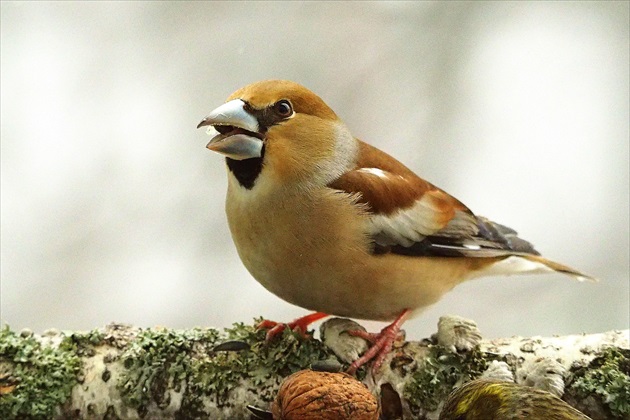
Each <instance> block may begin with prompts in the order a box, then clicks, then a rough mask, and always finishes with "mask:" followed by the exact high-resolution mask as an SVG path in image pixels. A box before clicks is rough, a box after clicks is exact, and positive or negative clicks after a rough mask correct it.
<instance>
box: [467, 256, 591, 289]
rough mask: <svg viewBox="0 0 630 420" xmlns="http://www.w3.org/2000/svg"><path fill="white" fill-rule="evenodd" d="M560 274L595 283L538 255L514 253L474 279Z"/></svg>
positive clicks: (585, 276)
mask: <svg viewBox="0 0 630 420" xmlns="http://www.w3.org/2000/svg"><path fill="white" fill-rule="evenodd" d="M553 272H555V273H562V274H566V275H567V276H571V277H573V278H574V279H575V280H578V281H591V282H596V281H597V279H596V278H594V277H591V276H589V275H587V274H584V273H582V272H580V271H578V270H575V269H573V268H571V267H568V266H566V265H563V264H560V263H557V262H555V261H551V260H548V259H546V258H544V257H541V256H539V255H532V254H525V253H518V254H517V253H514V254H512V255H508V256H506V257H505V258H500V259H498V261H497V262H496V263H494V264H492V265H490V266H489V267H486V268H484V269H483V270H480V271H479V272H477V273H476V274H477V275H476V276H475V277H481V276H493V275H497V276H505V275H510V274H542V273H553Z"/></svg>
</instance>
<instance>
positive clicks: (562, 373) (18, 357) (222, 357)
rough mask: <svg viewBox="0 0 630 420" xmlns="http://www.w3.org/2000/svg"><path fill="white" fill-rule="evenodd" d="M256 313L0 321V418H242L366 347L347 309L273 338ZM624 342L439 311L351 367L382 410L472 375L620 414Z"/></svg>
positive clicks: (429, 406) (626, 399) (432, 404)
mask: <svg viewBox="0 0 630 420" xmlns="http://www.w3.org/2000/svg"><path fill="white" fill-rule="evenodd" d="M340 321H341V322H340ZM256 323H257V322H255V323H254V324H253V325H245V324H242V323H237V324H234V325H233V327H231V328H227V329H224V330H217V329H213V328H203V329H201V328H198V329H191V330H170V329H166V328H150V329H140V328H136V327H131V326H127V325H121V324H111V325H108V326H107V327H105V328H100V329H95V330H93V331H89V332H59V331H54V330H53V331H48V332H46V333H44V334H42V335H35V334H33V333H32V332H30V331H26V330H25V331H22V332H19V333H18V332H14V331H11V330H10V329H9V328H8V327H4V328H2V330H0V418H2V419H11V418H68V417H72V418H88V417H89V418H91V417H99V418H103V417H104V418H123V419H127V418H217V419H218V418H226V419H227V418H229V419H233V418H250V413H249V411H248V410H247V408H246V406H247V405H253V406H256V407H259V408H260V409H262V410H269V409H270V407H271V405H272V404H271V403H272V401H273V399H274V398H275V396H276V393H277V390H278V387H279V386H280V383H281V382H282V380H283V379H284V378H286V377H287V376H289V375H291V374H292V373H295V372H297V371H299V370H302V369H305V368H309V367H313V368H315V369H317V370H330V371H340V370H344V369H346V368H347V367H348V360H351V359H352V357H355V355H356V354H358V353H361V352H362V351H364V350H365V343H362V342H361V341H360V340H357V339H356V337H352V336H349V335H348V334H346V333H345V332H344V328H345V329H347V328H348V327H350V329H352V328H354V329H356V328H358V326H357V325H356V324H353V322H352V321H349V320H343V321H342V320H340V319H335V318H333V319H332V320H329V321H327V322H326V323H325V324H323V325H322V328H321V331H322V334H321V335H322V341H320V340H318V339H305V338H303V337H301V336H300V335H299V334H297V333H293V332H292V331H289V330H286V331H285V332H284V333H283V334H282V336H281V337H279V339H278V340H275V341H273V342H271V343H266V342H265V339H264V337H265V332H264V331H260V330H257V329H256V328H255V326H254V325H256ZM335 326H343V328H336V327H335ZM324 343H326V344H324ZM628 347H629V345H628V331H611V332H608V333H603V334H594V335H576V336H567V337H552V338H540V337H536V338H521V337H512V338H509V339H500V340H482V339H481V335H480V333H479V331H478V330H477V329H476V325H474V323H473V322H472V321H467V320H463V319H461V318H458V317H445V318H443V319H442V320H441V321H440V326H439V328H438V333H437V334H436V335H434V336H433V337H431V338H429V339H425V340H423V341H421V342H401V343H398V344H397V346H396V347H395V348H394V350H393V351H392V353H391V354H390V355H389V356H388V358H387V359H386V361H385V363H384V365H383V367H382V368H381V369H380V371H379V372H378V373H377V374H376V375H373V374H372V372H370V371H369V370H368V369H365V368H364V369H362V370H360V371H359V372H358V375H357V376H358V378H359V379H361V380H362V381H363V382H364V383H365V384H366V385H367V386H368V388H369V389H370V390H371V392H372V393H373V394H374V395H376V396H377V397H378V398H380V400H381V404H380V405H381V409H382V410H383V413H385V414H386V413H396V414H389V415H390V417H389V418H396V417H397V416H400V415H402V416H403V417H404V418H417V417H424V418H428V419H437V417H438V416H439V411H440V408H441V406H442V403H443V402H444V399H445V398H446V396H447V395H448V394H449V392H450V391H451V390H452V389H453V388H454V387H457V386H460V385H461V384H462V383H463V382H466V381H468V380H471V379H475V378H478V377H490V378H501V379H503V380H511V381H515V382H517V383H521V384H525V385H531V386H536V387H538V388H541V389H545V390H547V391H550V392H552V393H554V395H557V396H560V397H562V398H563V399H564V400H565V401H567V402H569V403H570V404H571V405H573V406H576V407H577V408H578V409H580V410H582V411H585V412H586V414H588V415H589V416H591V417H592V418H593V419H598V418H627V416H628V413H630V371H629V370H630V350H628ZM385 418H388V417H387V415H386V416H385Z"/></svg>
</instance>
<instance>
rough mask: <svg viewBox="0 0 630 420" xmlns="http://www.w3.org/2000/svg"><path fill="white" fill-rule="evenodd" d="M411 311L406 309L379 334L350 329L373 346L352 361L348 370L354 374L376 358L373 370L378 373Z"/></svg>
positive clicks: (353, 333) (351, 332)
mask: <svg viewBox="0 0 630 420" xmlns="http://www.w3.org/2000/svg"><path fill="white" fill-rule="evenodd" d="M410 313H411V310H409V309H405V310H404V311H402V312H401V314H400V315H398V318H396V319H395V320H394V322H392V323H391V324H389V325H388V326H386V327H385V328H383V329H382V330H381V332H380V333H378V334H372V333H367V332H365V331H348V334H350V335H354V336H357V337H361V338H364V339H365V340H367V341H369V342H371V343H372V347H370V348H369V349H368V350H367V351H366V352H365V353H363V356H361V357H359V358H358V359H357V360H355V361H354V362H352V364H351V365H350V367H349V368H348V370H347V371H346V372H347V373H349V374H350V375H354V374H355V373H356V371H357V369H358V368H360V367H361V366H363V365H364V364H366V363H367V362H369V361H370V360H372V359H374V361H373V362H372V372H373V373H376V372H377V371H378V369H379V368H380V367H381V365H382V364H383V360H385V357H386V356H387V354H388V353H389V352H390V351H391V349H392V346H393V344H394V341H395V340H396V337H398V334H399V333H400V327H401V326H402V324H403V322H405V319H407V316H409V314H410Z"/></svg>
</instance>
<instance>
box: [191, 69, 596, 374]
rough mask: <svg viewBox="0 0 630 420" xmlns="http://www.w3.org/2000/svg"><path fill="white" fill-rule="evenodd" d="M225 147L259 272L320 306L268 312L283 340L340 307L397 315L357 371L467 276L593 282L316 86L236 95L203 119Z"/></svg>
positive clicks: (377, 362)
mask: <svg viewBox="0 0 630 420" xmlns="http://www.w3.org/2000/svg"><path fill="white" fill-rule="evenodd" d="M201 127H207V131H208V133H209V134H210V135H212V136H213V138H212V139H211V140H210V142H209V143H208V144H207V146H206V147H207V148H208V149H209V150H211V151H213V152H216V153H219V154H221V155H223V156H224V157H225V162H226V167H227V174H228V182H227V184H228V186H227V197H226V204H225V210H226V214H227V221H228V225H229V229H230V232H231V236H232V239H233V242H234V244H235V246H236V250H237V252H238V255H239V257H240V259H241V261H242V262H243V264H244V266H245V267H246V268H247V270H248V271H249V273H250V274H251V275H252V276H253V277H254V279H256V280H257V281H258V282H259V283H260V284H261V285H262V286H263V287H265V288H266V289H267V290H268V291H270V292H271V293H273V294H275V295H276V296H278V297H280V298H281V299H283V300H285V301H287V302H289V303H291V304H294V305H297V306H299V307H302V308H305V309H309V310H312V311H314V312H313V313H312V314H309V315H306V316H304V317H302V318H298V319H297V320H295V321H293V322H289V323H276V322H273V321H263V322H262V323H261V325H260V327H263V328H268V329H269V331H268V333H267V338H268V339H272V338H273V337H274V336H275V335H277V334H279V333H280V332H281V331H282V330H283V329H284V328H287V327H289V328H292V329H295V330H297V331H301V332H303V333H305V332H306V329H307V326H308V325H309V324H311V323H312V322H314V321H317V320H319V319H321V318H324V317H326V316H329V315H335V316H340V317H348V318H355V319H364V320H375V321H385V322H389V324H388V325H387V326H386V327H385V328H383V329H382V330H381V331H380V332H379V333H375V334H369V333H365V332H360V331H352V332H350V333H351V334H353V335H358V336H361V337H363V338H365V339H366V340H368V341H370V342H371V346H370V347H369V349H368V350H367V351H366V352H365V353H364V354H363V355H362V356H361V357H360V358H358V359H357V360H355V361H354V362H353V363H352V364H351V365H350V367H349V369H348V372H350V373H354V372H356V370H357V369H358V368H359V367H361V366H363V365H364V364H366V363H368V362H370V361H371V362H372V370H373V371H378V369H379V368H380V366H381V364H382V363H383V360H384V359H385V357H386V355H387V354H388V353H389V352H390V351H391V348H392V345H393V342H394V341H395V339H396V337H397V336H398V335H399V334H400V333H401V332H402V331H401V326H402V324H403V323H404V322H405V320H406V319H408V318H410V317H413V316H416V315H417V314H419V313H420V312H421V311H422V309H424V308H426V307H428V306H429V305H431V304H433V303H435V302H437V301H438V300H439V299H440V298H441V297H442V296H443V295H444V294H445V293H447V292H448V291H450V290H451V289H452V288H453V287H455V286H457V285H458V284H460V283H462V282H464V281H467V280H470V279H474V278H478V277H483V276H491V275H510V274H524V273H553V272H558V273H562V274H566V275H569V276H571V277H573V278H575V279H577V280H586V279H588V280H593V278H592V277H590V276H588V275H586V274H583V273H581V272H579V271H577V270H575V269H573V268H570V267H568V266H565V265H563V264H560V263H557V262H554V261H551V260H549V259H546V258H544V257H542V256H541V255H540V254H539V253H538V252H537V251H536V250H535V249H534V247H533V245H532V244H531V243H529V242H527V241H526V240H524V239H522V238H520V237H519V236H518V235H517V232H516V231H514V230H513V229H511V228H508V227H507V226H504V225H501V224H499V223H495V222H492V221H490V220H489V219H487V218H485V217H482V216H478V215H476V214H474V213H473V212H472V211H471V210H470V209H469V208H468V207H466V206H465V205H464V204H463V203H462V202H461V201H459V200H458V199H456V198H454V197H453V196H451V195H449V194H448V193H447V192H445V191H443V190H442V189H440V188H438V187H436V186H435V185H433V184H431V183H429V182H428V181H425V180H424V179H422V178H420V177H419V176H418V175H416V174H415V173H414V172H413V171H412V170H411V169H409V168H408V167H406V166H405V165H404V164H402V163H401V162H399V161H398V160H396V159H395V158H394V157H392V156H390V155H388V154H387V153H385V152H384V151H382V150H380V149H378V148H376V147H374V146H371V145H370V144H368V143H366V142H364V141H362V140H360V139H358V138H356V137H354V136H353V135H352V133H351V131H350V129H349V128H348V126H347V125H346V124H345V123H344V122H343V121H342V120H341V119H340V118H339V117H338V116H337V114H336V113H335V112H334V111H333V110H332V109H331V108H330V107H329V106H328V105H327V104H326V103H325V102H324V101H323V100H322V99H321V98H320V97H319V96H317V95H316V94H315V93H313V92H312V91H310V90H309V89H307V88H306V87H304V86H302V85H300V84H298V83H295V82H292V81H288V80H264V81H260V82H255V83H252V84H249V85H247V86H245V87H243V88H240V89H238V90H237V91H236V92H234V93H232V94H231V95H230V96H229V97H228V98H227V100H226V101H225V102H224V103H223V104H222V105H219V106H218V107H217V108H216V109H214V110H213V111H211V112H210V113H209V114H207V116H206V117H205V118H204V119H203V120H202V121H201V122H200V123H199V124H198V126H197V128H201Z"/></svg>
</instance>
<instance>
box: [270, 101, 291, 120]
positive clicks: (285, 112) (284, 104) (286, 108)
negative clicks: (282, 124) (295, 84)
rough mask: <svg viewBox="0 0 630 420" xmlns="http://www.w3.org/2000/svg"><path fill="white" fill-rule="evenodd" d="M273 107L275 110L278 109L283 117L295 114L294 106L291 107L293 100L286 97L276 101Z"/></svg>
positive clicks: (278, 112) (277, 111)
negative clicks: (290, 100)
mask: <svg viewBox="0 0 630 420" xmlns="http://www.w3.org/2000/svg"><path fill="white" fill-rule="evenodd" d="M273 109H274V111H276V113H277V114H278V115H279V116H281V117H283V118H286V117H290V116H291V114H293V108H291V102H289V101H287V100H286V99H283V100H281V101H278V102H276V103H275V104H274V105H273Z"/></svg>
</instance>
